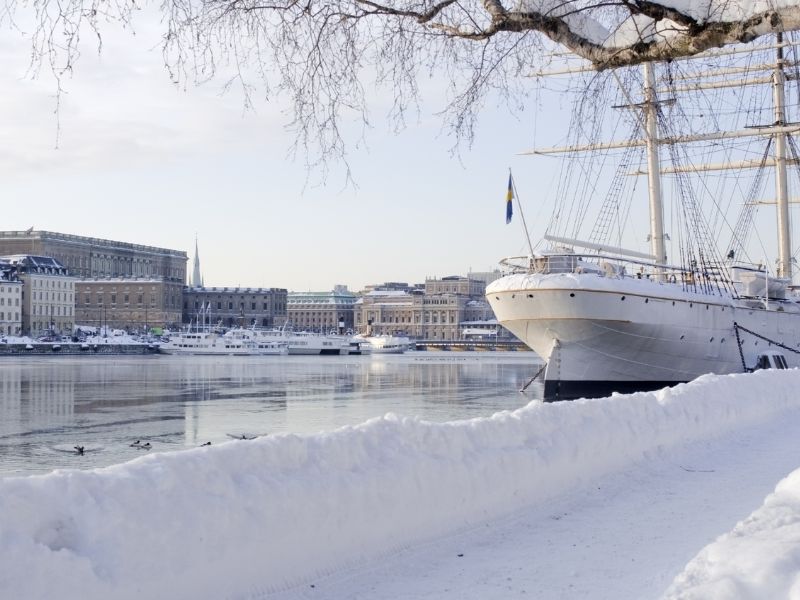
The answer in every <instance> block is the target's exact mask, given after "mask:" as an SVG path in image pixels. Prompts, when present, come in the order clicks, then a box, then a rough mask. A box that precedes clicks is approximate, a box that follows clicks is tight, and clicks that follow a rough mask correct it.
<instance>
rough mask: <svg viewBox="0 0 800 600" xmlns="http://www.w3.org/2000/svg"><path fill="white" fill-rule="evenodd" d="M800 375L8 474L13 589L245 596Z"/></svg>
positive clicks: (753, 420) (601, 463)
mask: <svg viewBox="0 0 800 600" xmlns="http://www.w3.org/2000/svg"><path fill="white" fill-rule="evenodd" d="M798 384H800V371H796V370H793V371H775V372H759V373H755V374H751V375H731V376H706V377H702V378H700V379H699V380H697V381H695V382H693V383H690V384H686V385H680V386H677V387H676V388H673V389H666V390H661V391H659V392H653V393H639V394H633V395H629V396H620V395H617V396H613V397H611V398H607V399H601V400H579V401H575V402H569V403H559V404H541V403H538V402H535V403H531V404H530V405H528V406H527V407H525V408H522V409H519V410H516V411H513V412H503V413H498V414H496V415H494V416H492V417H490V418H480V419H473V420H470V421H459V422H450V423H442V424H433V423H427V422H423V421H419V420H416V419H411V418H399V417H396V416H393V415H387V416H385V417H383V418H380V419H374V420H371V421H369V422H367V423H364V424H362V425H359V426H356V427H345V428H342V429H339V430H337V431H334V432H330V433H320V434H315V435H291V434H285V435H275V436H269V437H264V438H259V439H257V440H252V441H233V442H230V443H226V444H222V445H219V446H212V447H207V448H198V449H194V450H188V451H183V452H173V453H164V454H155V455H151V456H147V457H142V458H140V459H137V460H135V461H132V462H129V463H126V464H123V465H117V466H114V467H109V468H105V469H98V470H94V471H74V470H65V471H56V472H54V473H52V474H49V475H44V476H31V477H14V478H6V479H0V565H1V566H0V590H3V593H4V595H7V596H8V597H10V598H13V597H18V598H26V599H33V598H55V597H59V598H73V597H74V598H81V599H84V600H91V599H94V598H98V599H99V598H103V599H105V598H111V597H113V598H140V597H153V598H157V597H163V595H164V594H165V592H166V591H169V593H170V597H172V598H192V599H194V600H197V599H203V598H215V599H216V598H227V597H246V596H247V595H256V594H259V593H264V592H269V591H275V590H280V589H285V588H286V587H288V586H291V585H294V584H297V583H299V582H302V581H307V580H309V579H310V578H312V577H317V576H320V575H323V574H326V573H330V572H332V571H334V570H337V569H340V568H343V567H346V566H348V565H353V564H357V563H362V562H364V561H366V560H371V559H374V558H376V557H380V556H385V555H386V554H387V553H390V552H392V551H395V550H398V549H401V548H407V547H408V546H410V545H412V544H416V543H419V542H422V541H425V540H430V539H434V538H436V537H437V536H441V535H445V534H448V533H451V532H454V531H460V530H464V529H465V528H467V527H470V526H472V525H475V524H479V523H483V522H486V521H487V520H489V519H494V518H498V517H502V516H504V515H508V514H511V513H513V512H514V511H516V510H517V509H519V508H521V507H525V506H530V505H536V504H544V503H545V502H546V501H547V500H548V499H552V498H555V497H556V496H559V495H563V494H565V493H569V492H573V491H579V490H581V489H582V488H584V489H585V488H587V487H588V486H589V485H591V483H592V482H593V481H596V480H598V479H599V478H601V477H603V476H605V475H608V474H613V473H618V472H620V471H621V470H623V469H624V468H625V467H626V465H627V466H630V465H632V464H637V463H641V462H644V461H646V460H647V459H648V457H650V456H653V455H658V454H660V453H662V452H664V451H665V450H666V449H669V448H671V447H675V446H678V445H681V444H685V443H690V442H693V441H697V440H703V439H708V438H713V437H716V436H720V435H723V434H725V433H729V432H731V431H736V430H739V429H745V428H747V427H750V426H753V425H756V424H759V423H763V422H765V421H767V420H769V419H774V418H775V417H776V416H779V415H781V414H782V413H787V412H788V411H794V412H796V411H797V409H798V408H800V396H798V395H797V394H796V389H797V386H798Z"/></svg>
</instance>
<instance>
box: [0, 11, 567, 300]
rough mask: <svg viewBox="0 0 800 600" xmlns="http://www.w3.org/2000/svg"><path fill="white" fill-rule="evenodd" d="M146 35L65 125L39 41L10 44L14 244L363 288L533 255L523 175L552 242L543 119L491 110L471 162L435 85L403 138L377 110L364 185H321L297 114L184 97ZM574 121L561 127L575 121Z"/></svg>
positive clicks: (1, 133) (209, 274) (209, 278)
mask: <svg viewBox="0 0 800 600" xmlns="http://www.w3.org/2000/svg"><path fill="white" fill-rule="evenodd" d="M140 23H141V25H140V27H139V28H138V31H137V36H136V37H133V36H131V35H130V34H129V33H127V32H122V31H117V30H114V29H109V30H108V31H107V33H106V35H105V39H104V46H103V51H102V53H101V54H100V55H99V57H98V55H97V53H96V51H94V50H95V47H94V46H92V45H91V44H86V45H85V49H84V52H83V55H82V56H81V58H80V61H79V62H78V64H77V68H76V70H75V73H74V75H73V77H72V78H71V79H69V80H67V81H66V82H65V89H66V92H65V94H64V95H63V97H62V100H61V110H60V116H59V119H57V118H56V115H55V114H54V110H55V84H54V81H53V79H52V78H51V77H49V76H48V75H47V74H46V73H44V74H42V75H41V76H40V77H38V78H37V79H31V78H30V77H26V66H27V60H28V57H29V56H30V49H29V45H28V42H27V41H26V40H25V39H24V38H23V37H22V36H21V35H20V34H19V33H17V32H11V31H8V30H4V31H2V32H0V57H1V58H2V62H3V65H4V68H3V69H2V71H0V86H2V89H3V91H4V93H3V94H2V95H1V96H0V115H2V117H0V171H1V173H0V176H1V177H2V179H1V180H2V197H3V198H4V202H3V209H4V210H3V225H2V229H4V230H19V229H27V228H29V227H32V226H33V227H34V228H35V229H46V230H52V231H60V232H65V233H72V234H78V235H87V236H96V237H102V238H110V239H115V240H122V241H126V242H134V243H142V244H150V245H155V246H162V247H168V248H176V249H180V250H185V251H187V252H188V253H189V254H190V257H191V256H192V254H193V251H194V238H195V235H197V236H198V239H199V246H200V258H201V265H202V271H203V276H204V279H205V283H206V284H207V285H245V286H278V287H286V288H288V289H290V290H298V291H305V290H327V289H331V288H332V286H333V285H334V284H337V283H342V284H346V285H348V286H350V288H351V289H354V290H358V289H361V288H362V287H363V286H364V285H366V284H369V283H376V282H381V281H387V280H393V281H398V280H399V281H408V282H418V281H422V280H423V279H424V278H425V277H426V276H437V277H441V276H446V275H453V274H464V273H467V272H468V271H469V270H475V271H485V270H490V269H492V268H494V267H495V266H496V265H497V261H498V260H499V259H500V258H501V257H503V256H507V255H514V254H520V253H522V252H523V251H524V249H525V247H526V244H525V241H524V237H523V233H522V227H521V225H520V222H519V218H518V216H517V217H516V218H515V220H514V222H512V224H511V225H506V224H505V220H504V210H505V208H504V204H505V192H506V182H507V173H508V168H509V167H512V168H513V169H514V173H515V178H516V179H517V181H518V185H519V189H520V195H522V196H524V195H525V190H531V193H530V194H529V195H530V196H531V198H529V199H528V198H524V199H525V200H526V203H528V202H529V203H530V204H531V208H528V209H527V211H528V212H529V213H530V214H528V215H526V216H527V218H528V220H529V225H531V229H532V230H534V231H535V232H538V235H541V233H542V232H543V230H544V222H543V216H544V215H545V214H548V213H546V212H543V211H544V210H545V209H544V208H543V207H542V206H539V207H538V208H537V207H536V206H535V205H534V203H533V195H534V194H533V190H534V189H536V191H537V193H540V192H541V191H542V190H543V186H547V185H551V177H552V176H551V175H550V174H549V173H547V172H546V171H545V172H543V173H538V174H537V173H535V171H534V165H535V161H534V160H532V159H530V158H526V157H521V156H516V153H517V152H519V151H522V150H525V149H527V148H529V147H530V146H531V145H532V141H533V129H534V119H535V111H532V110H529V111H526V112H525V113H523V114H522V115H520V116H519V117H518V118H517V117H512V116H510V115H509V114H508V111H507V110H506V109H505V108H503V107H501V106H500V105H499V103H498V106H494V105H489V106H487V107H486V108H485V110H484V117H483V120H482V121H481V126H480V129H479V131H478V135H477V139H476V141H475V144H474V146H473V148H472V149H470V148H467V147H463V148H462V155H461V159H460V161H459V159H457V158H454V157H453V156H452V155H451V153H450V149H451V147H452V146H453V144H454V139H453V138H451V137H447V136H446V135H445V134H443V132H442V128H441V120H440V119H439V117H437V116H436V115H435V113H436V111H438V110H440V109H441V108H442V106H443V102H442V99H441V96H440V95H439V94H437V90H436V85H435V82H434V83H433V84H430V85H426V87H427V88H428V89H429V90H431V92H430V93H429V94H428V96H426V97H425V98H424V99H423V100H424V103H423V104H422V109H423V114H421V115H420V118H419V120H416V119H412V120H411V121H410V123H409V126H408V128H407V130H406V131H404V132H402V133H400V134H395V133H392V132H391V128H390V125H389V124H388V123H387V121H386V120H385V118H384V114H385V108H384V107H385V103H384V104H383V105H382V103H381V98H380V97H376V99H375V100H376V102H375V104H374V105H373V109H374V110H373V113H372V120H373V122H374V128H373V129H372V130H370V131H368V133H367V137H366V145H362V147H360V148H353V151H352V153H351V155H350V162H351V166H352V168H353V172H354V178H355V181H356V184H357V187H356V188H353V187H352V186H350V187H346V186H345V181H344V170H343V168H342V167H341V166H340V165H336V164H334V165H332V167H333V169H332V171H331V173H330V174H329V175H328V177H327V180H326V181H325V183H324V184H323V185H314V182H315V181H317V180H318V179H319V173H316V174H312V176H311V185H309V183H308V179H307V176H306V175H307V174H306V171H305V169H304V164H303V161H302V157H300V158H298V159H297V160H295V161H292V160H291V159H290V158H289V157H288V152H289V148H290V145H291V142H292V137H291V133H290V132H288V131H287V129H286V127H285V125H286V123H287V122H288V121H289V117H290V115H289V114H288V112H287V111H286V106H285V105H283V104H281V103H280V102H277V103H266V102H259V101H257V102H256V103H255V107H254V110H253V111H250V112H247V111H245V110H244V109H243V103H242V99H241V97H240V95H239V94H237V93H236V92H235V91H234V92H232V93H229V94H227V95H226V94H222V93H221V90H220V88H221V86H222V81H212V82H211V83H210V84H206V85H204V86H202V87H199V88H198V87H189V88H188V89H185V90H184V89H179V88H176V87H175V86H173V85H172V84H171V83H170V80H169V77H168V75H167V73H166V71H165V69H164V67H163V65H162V62H161V54H160V51H159V49H158V37H157V34H158V33H159V30H158V28H157V27H149V28H148V27H147V25H148V24H147V23H146V22H143V21H140ZM568 116H569V115H568V110H565V111H563V112H559V114H555V115H550V117H549V118H551V120H552V117H555V118H556V119H557V120H563V122H564V124H566V122H567V119H568ZM59 120H60V136H59V135H58V125H59ZM57 139H58V145H57V147H56V141H57ZM530 182H532V183H530ZM534 186H535V187H534ZM546 210H548V211H549V208H548V209H546Z"/></svg>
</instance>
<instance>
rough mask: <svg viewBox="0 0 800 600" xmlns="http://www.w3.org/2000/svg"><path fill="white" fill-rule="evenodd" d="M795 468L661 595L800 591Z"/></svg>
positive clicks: (741, 596) (799, 498)
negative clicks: (755, 507) (754, 508)
mask: <svg viewBox="0 0 800 600" xmlns="http://www.w3.org/2000/svg"><path fill="white" fill-rule="evenodd" d="M799 573H800V470H797V471H795V472H793V473H792V474H791V475H789V476H788V477H787V478H786V479H784V480H783V481H781V482H780V483H779V484H778V487H777V488H776V489H775V493H774V494H771V495H770V496H768V497H767V499H766V501H765V502H764V505H763V506H762V507H761V508H760V509H758V510H757V511H756V512H754V513H753V514H752V515H750V516H749V517H748V518H747V519H745V520H744V521H742V522H741V523H739V524H737V525H736V527H735V528H734V529H733V531H731V532H730V533H727V534H725V535H723V536H721V537H720V538H719V539H718V540H717V541H715V542H714V543H712V544H709V545H708V546H706V548H704V549H703V551H702V552H700V554H698V555H697V556H696V557H695V558H694V559H693V560H692V561H691V562H690V563H689V564H688V565H687V566H686V569H685V571H684V572H683V573H682V574H680V575H679V576H678V577H677V578H676V579H675V581H674V582H673V584H672V586H671V587H670V588H669V590H667V592H666V594H665V595H664V600H678V599H680V600H693V599H694V600H729V599H731V598H736V600H763V599H764V598H798V597H799V596H800V575H798V574H799Z"/></svg>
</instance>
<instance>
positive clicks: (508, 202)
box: [506, 173, 514, 225]
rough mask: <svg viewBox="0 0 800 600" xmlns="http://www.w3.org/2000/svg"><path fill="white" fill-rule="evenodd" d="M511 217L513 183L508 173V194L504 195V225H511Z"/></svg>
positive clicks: (512, 213) (512, 212)
mask: <svg viewBox="0 0 800 600" xmlns="http://www.w3.org/2000/svg"><path fill="white" fill-rule="evenodd" d="M512 216H514V182H513V181H512V179H511V173H509V174H508V193H507V194H506V225H508V224H509V223H511V217H512Z"/></svg>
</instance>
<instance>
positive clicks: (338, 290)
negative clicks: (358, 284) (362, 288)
mask: <svg viewBox="0 0 800 600" xmlns="http://www.w3.org/2000/svg"><path fill="white" fill-rule="evenodd" d="M356 300H357V298H356V295H355V294H354V293H352V292H351V291H350V290H348V289H347V286H344V285H337V286H335V287H334V289H333V291H332V292H289V295H288V299H287V305H286V307H287V317H288V319H289V322H290V323H291V324H292V326H293V327H294V328H295V329H296V330H303V331H319V332H323V333H325V332H329V331H334V330H335V331H338V330H339V329H342V330H343V331H352V330H353V326H354V319H353V312H354V310H353V309H354V307H355V303H356Z"/></svg>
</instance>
